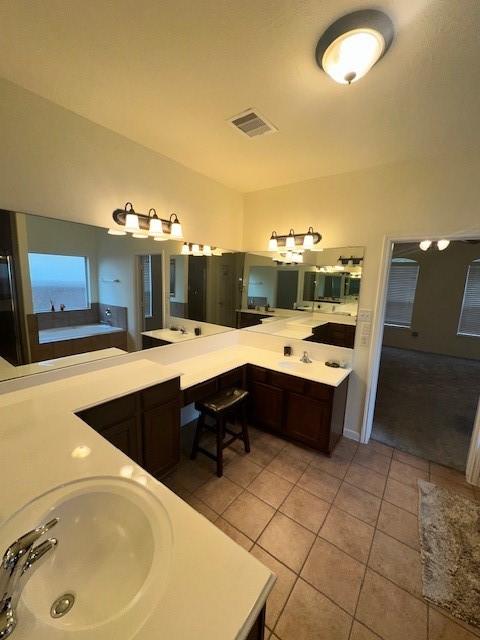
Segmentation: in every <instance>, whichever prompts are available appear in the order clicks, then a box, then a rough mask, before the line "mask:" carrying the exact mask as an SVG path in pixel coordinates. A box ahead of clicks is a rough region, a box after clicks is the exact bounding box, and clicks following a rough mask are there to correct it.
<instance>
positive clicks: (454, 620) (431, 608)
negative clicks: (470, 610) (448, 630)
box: [428, 604, 480, 638]
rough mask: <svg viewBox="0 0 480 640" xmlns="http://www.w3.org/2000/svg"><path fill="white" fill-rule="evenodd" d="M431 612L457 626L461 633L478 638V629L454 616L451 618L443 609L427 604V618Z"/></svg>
mask: <svg viewBox="0 0 480 640" xmlns="http://www.w3.org/2000/svg"><path fill="white" fill-rule="evenodd" d="M432 611H435V612H436V613H439V614H440V615H441V616H443V617H444V618H448V620H449V621H450V622H452V623H453V624H454V625H457V626H458V627H461V628H462V629H463V631H467V632H468V633H470V634H471V635H473V636H476V637H477V638H479V637H480V629H479V628H478V627H473V626H472V625H470V624H467V623H466V622H464V621H463V620H460V619H459V618H456V617H455V616H452V614H451V613H450V612H449V611H447V610H446V609H443V608H442V607H437V606H436V605H434V604H429V605H428V615H429V617H430V616H431V614H432ZM468 638H470V636H468Z"/></svg>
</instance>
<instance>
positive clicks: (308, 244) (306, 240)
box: [303, 227, 313, 249]
mask: <svg viewBox="0 0 480 640" xmlns="http://www.w3.org/2000/svg"><path fill="white" fill-rule="evenodd" d="M303 248H304V249H312V248H313V229H312V227H310V228H309V230H308V232H307V233H306V234H305V235H304V236H303Z"/></svg>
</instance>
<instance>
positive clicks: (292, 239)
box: [285, 229, 295, 249]
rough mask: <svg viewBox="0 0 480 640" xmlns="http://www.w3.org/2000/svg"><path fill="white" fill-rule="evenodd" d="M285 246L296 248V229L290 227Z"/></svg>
mask: <svg viewBox="0 0 480 640" xmlns="http://www.w3.org/2000/svg"><path fill="white" fill-rule="evenodd" d="M285 246H286V247H287V249H295V231H294V230H293V229H290V231H289V232H288V236H287V237H286V239H285Z"/></svg>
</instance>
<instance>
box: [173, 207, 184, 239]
mask: <svg viewBox="0 0 480 640" xmlns="http://www.w3.org/2000/svg"><path fill="white" fill-rule="evenodd" d="M170 222H171V226H170V235H171V236H172V238H176V239H177V240H181V239H182V238H183V231H182V225H181V224H180V220H179V219H178V217H177V214H176V213H172V215H171V216H170Z"/></svg>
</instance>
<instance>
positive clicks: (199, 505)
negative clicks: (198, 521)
mask: <svg viewBox="0 0 480 640" xmlns="http://www.w3.org/2000/svg"><path fill="white" fill-rule="evenodd" d="M185 502H188V504H189V505H190V506H191V507H193V508H194V509H195V511H198V513H201V514H202V516H205V517H206V518H208V519H209V520H210V522H215V520H217V518H218V513H215V511H214V510H213V509H210V507H209V506H208V505H207V504H205V502H203V501H202V500H200V499H199V498H197V497H196V496H194V495H190V496H188V498H186V499H185Z"/></svg>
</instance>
